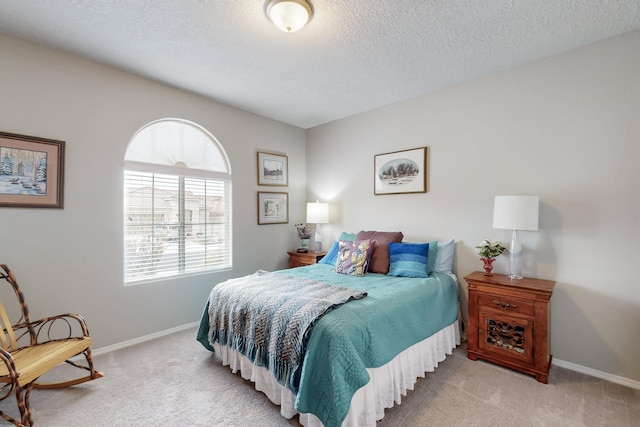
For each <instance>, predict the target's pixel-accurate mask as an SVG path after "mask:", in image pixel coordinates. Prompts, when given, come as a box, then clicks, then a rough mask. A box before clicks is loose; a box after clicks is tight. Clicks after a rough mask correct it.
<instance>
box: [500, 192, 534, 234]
mask: <svg viewBox="0 0 640 427" xmlns="http://www.w3.org/2000/svg"><path fill="white" fill-rule="evenodd" d="M539 204H540V198H539V197H538V196H496V198H495V202H494V205H493V228H504V229H508V230H537V229H538V211H539Z"/></svg>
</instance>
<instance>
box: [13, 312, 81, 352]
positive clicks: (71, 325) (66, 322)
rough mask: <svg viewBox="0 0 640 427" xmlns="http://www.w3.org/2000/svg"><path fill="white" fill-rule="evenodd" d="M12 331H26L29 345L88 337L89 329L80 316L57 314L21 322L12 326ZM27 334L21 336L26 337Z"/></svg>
mask: <svg viewBox="0 0 640 427" xmlns="http://www.w3.org/2000/svg"><path fill="white" fill-rule="evenodd" d="M13 328H14V331H17V330H18V329H25V328H26V329H28V331H29V332H28V333H30V335H31V345H33V344H41V343H43V342H48V341H56V340H61V339H67V338H81V337H89V328H88V327H87V323H86V321H85V320H84V318H83V317H82V316H80V315H79V314H75V313H65V314H58V315H56V316H50V317H45V318H42V319H39V320H32V321H31V322H29V323H26V322H23V323H19V324H16V325H14V326H13ZM26 334H27V332H26V331H25V333H24V334H23V335H26Z"/></svg>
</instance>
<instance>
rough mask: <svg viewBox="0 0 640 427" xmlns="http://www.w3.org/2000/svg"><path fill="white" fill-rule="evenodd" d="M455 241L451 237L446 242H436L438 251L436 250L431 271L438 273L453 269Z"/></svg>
mask: <svg viewBox="0 0 640 427" xmlns="http://www.w3.org/2000/svg"><path fill="white" fill-rule="evenodd" d="M454 249H455V242H454V241H453V239H451V240H447V241H446V242H438V252H436V262H435V264H434V266H433V271H437V272H439V273H451V272H452V270H453V252H454Z"/></svg>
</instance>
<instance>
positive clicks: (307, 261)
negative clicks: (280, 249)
mask: <svg viewBox="0 0 640 427" xmlns="http://www.w3.org/2000/svg"><path fill="white" fill-rule="evenodd" d="M287 253H288V254H289V268H294V267H302V266H304V265H311V264H315V263H317V262H318V261H320V260H321V259H322V257H323V256H325V255H326V254H327V253H326V252H325V251H321V252H315V251H309V252H307V253H298V252H296V251H291V252H287Z"/></svg>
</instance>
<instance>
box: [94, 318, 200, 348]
mask: <svg viewBox="0 0 640 427" xmlns="http://www.w3.org/2000/svg"><path fill="white" fill-rule="evenodd" d="M199 324H200V322H199V321H197V322H193V323H187V324H186V325H182V326H176V327H175V328H171V329H166V330H164V331H160V332H155V333H153V334H149V335H145V336H142V337H139V338H134V339H132V340H128V341H123V342H121V343H117V344H113V345H108V346H106V347H101V348H98V349H95V350H94V349H91V354H92V355H94V356H97V355H100V354H105V353H110V352H112V351H116V350H120V349H122V348H126V347H131V346H132V345H136V344H141V343H143V342H146V341H151V340H154V339H156V338H160V337H164V336H166V335H170V334H173V333H175V332H180V331H184V330H185V329H190V328H194V327H196V326H198V325H199ZM193 339H194V340H195V337H194V338H193Z"/></svg>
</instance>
